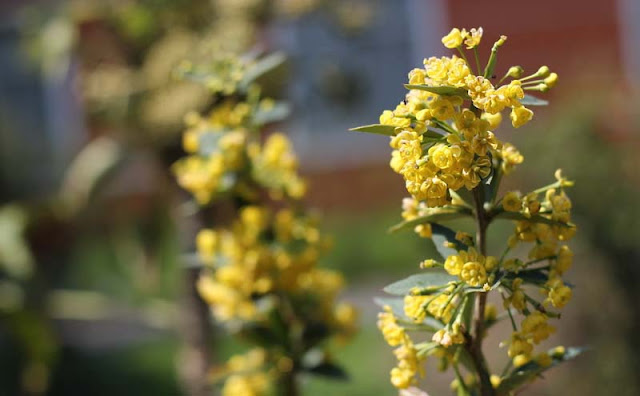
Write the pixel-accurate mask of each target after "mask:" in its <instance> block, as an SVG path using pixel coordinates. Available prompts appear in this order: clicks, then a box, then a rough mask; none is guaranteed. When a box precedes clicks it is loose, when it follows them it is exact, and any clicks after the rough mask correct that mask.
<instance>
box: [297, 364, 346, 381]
mask: <svg viewBox="0 0 640 396" xmlns="http://www.w3.org/2000/svg"><path fill="white" fill-rule="evenodd" d="M303 370H304V371H306V372H307V373H309V374H314V375H318V376H322V377H328V378H331V379H335V380H341V381H346V380H348V379H349V375H348V374H347V372H346V371H345V370H344V369H343V368H342V367H340V366H338V365H336V364H333V363H328V362H323V363H320V364H318V365H317V366H313V367H304V368H303Z"/></svg>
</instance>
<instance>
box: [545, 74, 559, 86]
mask: <svg viewBox="0 0 640 396" xmlns="http://www.w3.org/2000/svg"><path fill="white" fill-rule="evenodd" d="M557 81H558V75H557V74H556V73H551V74H549V76H548V77H547V78H545V79H544V83H545V84H546V85H547V86H548V87H549V88H553V87H554V86H555V85H556V82H557Z"/></svg>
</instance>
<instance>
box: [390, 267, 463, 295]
mask: <svg viewBox="0 0 640 396" xmlns="http://www.w3.org/2000/svg"><path fill="white" fill-rule="evenodd" d="M457 280H458V278H457V277H455V276H452V275H449V274H448V273H447V272H445V271H444V270H441V269H439V268H428V269H425V270H424V272H421V273H419V274H415V275H411V276H410V277H408V278H405V279H402V280H400V281H397V282H394V283H392V284H390V285H389V286H387V287H385V288H384V291H385V292H387V293H389V294H393V295H396V296H406V295H407V294H409V292H410V291H411V289H413V288H414V287H417V288H420V289H426V288H429V287H439V286H446V285H447V284H448V283H449V282H452V281H457Z"/></svg>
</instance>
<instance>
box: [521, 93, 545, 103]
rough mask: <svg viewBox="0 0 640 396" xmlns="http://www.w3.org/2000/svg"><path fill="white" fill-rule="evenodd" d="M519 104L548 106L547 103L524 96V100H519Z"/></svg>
mask: <svg viewBox="0 0 640 396" xmlns="http://www.w3.org/2000/svg"><path fill="white" fill-rule="evenodd" d="M520 103H521V104H522V105H524V106H546V105H548V104H549V101H548V100H544V99H540V98H536V97H535V96H532V95H529V94H525V95H524V98H523V99H522V100H520Z"/></svg>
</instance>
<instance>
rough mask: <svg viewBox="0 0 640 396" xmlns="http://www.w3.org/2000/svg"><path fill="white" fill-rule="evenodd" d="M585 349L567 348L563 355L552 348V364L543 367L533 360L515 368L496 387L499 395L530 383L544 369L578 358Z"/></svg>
mask: <svg viewBox="0 0 640 396" xmlns="http://www.w3.org/2000/svg"><path fill="white" fill-rule="evenodd" d="M585 350H586V348H567V350H566V352H565V353H564V354H563V355H559V354H554V353H553V350H550V351H549V355H550V356H551V357H552V363H551V365H549V366H547V367H543V366H541V365H539V364H538V363H536V362H535V361H531V362H529V363H527V364H525V365H524V366H522V367H519V368H517V369H515V370H514V371H513V372H511V373H510V374H509V375H507V376H506V377H505V378H502V381H501V382H500V386H498V389H496V391H497V393H498V394H499V395H507V394H508V393H509V392H512V391H514V390H516V389H517V388H518V387H520V386H521V385H524V384H526V383H528V382H529V381H531V380H532V379H533V378H535V377H536V376H538V375H540V374H542V373H543V372H544V371H546V370H548V369H550V368H552V367H555V366H557V365H559V364H560V363H564V362H566V361H568V360H571V359H574V358H576V357H577V356H578V355H580V354H581V353H583V352H584V351H585Z"/></svg>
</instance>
